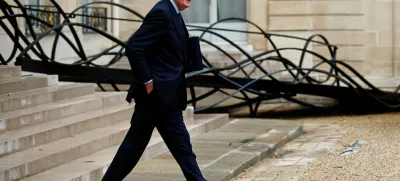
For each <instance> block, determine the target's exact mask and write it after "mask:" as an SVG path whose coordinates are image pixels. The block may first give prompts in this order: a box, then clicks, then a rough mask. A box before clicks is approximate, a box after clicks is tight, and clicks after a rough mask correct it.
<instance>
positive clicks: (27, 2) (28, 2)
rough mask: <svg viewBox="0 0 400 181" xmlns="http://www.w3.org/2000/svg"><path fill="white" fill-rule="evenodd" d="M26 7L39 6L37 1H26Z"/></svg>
mask: <svg viewBox="0 0 400 181" xmlns="http://www.w3.org/2000/svg"><path fill="white" fill-rule="evenodd" d="M25 3H26V5H39V0H26V1H25Z"/></svg>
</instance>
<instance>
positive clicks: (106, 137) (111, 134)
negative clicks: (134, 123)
mask: <svg viewBox="0 0 400 181" xmlns="http://www.w3.org/2000/svg"><path fill="white" fill-rule="evenodd" d="M129 125H130V121H129V120H125V121H121V122H118V123H115V124H112V125H108V126H105V127H102V128H99V129H95V130H91V131H87V132H83V133H81V134H76V135H73V136H71V137H67V138H64V139H61V140H58V141H54V142H51V143H48V144H45V145H41V146H37V147H34V148H33V149H29V150H25V151H21V152H18V153H14V154H11V155H9V156H6V157H3V158H1V159H0V173H1V175H4V177H5V179H4V180H5V181H11V180H17V179H21V178H24V177H27V176H31V175H34V174H36V173H40V172H42V171H45V170H47V169H50V168H53V167H56V166H59V165H61V164H64V163H67V162H70V161H72V160H75V159H78V158H80V157H84V156H87V155H90V154H93V153H95V152H96V151H100V150H102V149H105V148H108V147H110V146H114V145H117V144H119V143H121V142H122V140H123V138H124V136H125V135H126V133H127V131H128V129H129Z"/></svg>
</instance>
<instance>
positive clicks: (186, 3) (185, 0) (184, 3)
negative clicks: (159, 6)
mask: <svg viewBox="0 0 400 181" xmlns="http://www.w3.org/2000/svg"><path fill="white" fill-rule="evenodd" d="M174 1H175V3H176V5H177V6H178V9H179V11H183V10H185V9H186V8H189V7H190V4H191V3H192V0H174Z"/></svg>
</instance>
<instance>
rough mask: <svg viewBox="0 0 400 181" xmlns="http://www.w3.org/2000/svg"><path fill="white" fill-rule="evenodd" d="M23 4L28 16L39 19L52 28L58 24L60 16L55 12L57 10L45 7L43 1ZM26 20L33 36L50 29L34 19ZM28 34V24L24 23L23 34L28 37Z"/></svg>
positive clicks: (32, 0)
mask: <svg viewBox="0 0 400 181" xmlns="http://www.w3.org/2000/svg"><path fill="white" fill-rule="evenodd" d="M25 4H26V5H25V8H26V11H27V14H28V15H30V16H34V17H36V18H38V19H41V20H43V21H45V22H47V23H49V24H51V25H53V26H57V25H59V24H60V14H59V13H57V12H56V11H57V9H56V8H55V7H53V6H46V5H45V0H25ZM28 20H30V23H31V25H32V28H33V31H34V32H35V34H41V33H44V32H46V31H48V30H49V29H51V28H52V27H50V26H48V25H46V24H44V23H41V22H39V21H36V20H35V19H32V18H28ZM30 33H31V32H30V30H29V27H28V22H26V24H25V34H26V35H29V34H30Z"/></svg>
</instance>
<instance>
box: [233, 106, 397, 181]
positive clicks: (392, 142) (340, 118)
mask: <svg viewBox="0 0 400 181" xmlns="http://www.w3.org/2000/svg"><path fill="white" fill-rule="evenodd" d="M262 110H263V112H264V115H261V116H262V117H266V118H281V119H286V120H291V121H297V122H303V123H304V124H332V125H337V126H340V127H341V128H342V129H345V130H346V132H347V133H346V134H345V135H344V136H343V137H342V138H341V139H340V140H339V141H338V143H337V146H335V147H334V148H332V149H331V150H329V152H328V153H327V154H325V155H324V156H322V157H321V158H319V159H318V160H316V161H314V162H312V163H310V165H308V167H307V168H306V169H304V170H302V171H301V172H299V173H298V177H297V179H298V180H301V181H310V180H345V181H349V180H351V181H356V180H360V181H366V180H390V181H391V180H400V112H395V113H383V114H371V115H340V114H337V115H326V114H325V115H324V114H317V113H315V112H313V111H310V110H299V108H298V107H297V106H293V105H280V106H276V105H274V106H263V107H262ZM242 113H243V112H242ZM240 115H241V114H240V113H237V114H236V116H238V117H240ZM356 140H364V141H366V142H367V143H366V144H365V145H361V146H360V147H359V148H357V149H356V152H354V153H353V154H350V155H345V156H342V155H341V153H342V152H343V151H345V150H346V149H347V148H348V147H347V145H348V144H350V143H353V142H354V141H356Z"/></svg>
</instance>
